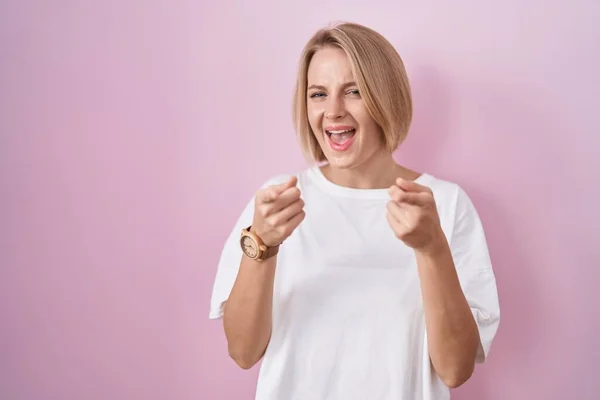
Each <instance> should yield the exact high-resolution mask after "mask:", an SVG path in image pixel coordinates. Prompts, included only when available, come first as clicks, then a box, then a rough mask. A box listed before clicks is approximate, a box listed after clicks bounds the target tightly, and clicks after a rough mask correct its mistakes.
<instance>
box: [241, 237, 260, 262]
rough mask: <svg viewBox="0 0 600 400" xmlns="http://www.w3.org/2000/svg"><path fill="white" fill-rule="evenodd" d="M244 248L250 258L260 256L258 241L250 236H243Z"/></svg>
mask: <svg viewBox="0 0 600 400" xmlns="http://www.w3.org/2000/svg"><path fill="white" fill-rule="evenodd" d="M241 242H242V250H243V251H244V253H246V255H247V256H248V257H250V258H256V257H257V256H258V246H257V245H256V242H255V241H254V240H253V239H252V238H251V237H250V236H244V237H242V240H241Z"/></svg>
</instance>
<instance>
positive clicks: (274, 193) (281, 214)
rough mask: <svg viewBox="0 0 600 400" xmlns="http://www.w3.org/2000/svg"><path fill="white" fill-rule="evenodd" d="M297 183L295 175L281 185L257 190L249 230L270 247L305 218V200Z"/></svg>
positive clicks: (292, 230)
mask: <svg viewBox="0 0 600 400" xmlns="http://www.w3.org/2000/svg"><path fill="white" fill-rule="evenodd" d="M297 183H298V178H297V177H295V176H292V177H291V178H289V179H288V180H287V181H286V182H284V183H282V184H280V185H272V186H269V187H266V188H264V189H262V190H259V191H258V192H257V193H256V197H255V201H254V221H253V222H252V227H251V229H250V230H251V231H252V232H254V233H256V234H257V235H258V236H259V237H260V238H261V240H262V241H263V243H264V244H265V245H266V246H268V247H271V246H276V245H278V244H281V243H282V242H283V241H284V240H285V239H287V238H288V237H289V236H290V235H291V234H292V232H294V229H296V227H298V225H300V222H302V220H303V219H304V216H305V214H304V201H303V200H302V199H301V198H300V189H298V187H297V186H296V185H297Z"/></svg>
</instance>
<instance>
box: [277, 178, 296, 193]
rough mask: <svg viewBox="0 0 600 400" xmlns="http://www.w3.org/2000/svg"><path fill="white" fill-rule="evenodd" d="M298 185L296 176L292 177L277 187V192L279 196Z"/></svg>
mask: <svg viewBox="0 0 600 400" xmlns="http://www.w3.org/2000/svg"><path fill="white" fill-rule="evenodd" d="M297 184H298V178H297V177H296V176H291V177H289V178H288V180H287V181H285V182H283V183H281V184H279V185H276V186H275V191H276V192H277V194H281V193H283V192H285V191H286V190H287V189H289V188H291V187H294V186H296V185H297Z"/></svg>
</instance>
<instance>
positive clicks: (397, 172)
mask: <svg viewBox="0 0 600 400" xmlns="http://www.w3.org/2000/svg"><path fill="white" fill-rule="evenodd" d="M321 171H322V172H323V175H324V176H325V177H326V178H327V179H328V180H330V181H331V182H333V183H335V184H336V185H340V186H344V187H349V188H354V189H387V188H389V187H390V186H392V185H393V184H394V183H395V182H396V178H399V177H400V178H404V179H408V180H414V179H417V178H418V177H419V175H420V174H419V173H417V172H415V171H412V170H410V169H408V168H405V167H402V166H401V165H398V164H397V163H396V161H395V160H394V158H393V157H392V155H391V154H389V155H387V154H386V155H385V156H379V157H373V159H371V160H369V161H367V162H363V163H362V164H360V165H357V166H355V167H350V168H339V167H335V166H331V165H329V164H326V165H324V166H322V167H321Z"/></svg>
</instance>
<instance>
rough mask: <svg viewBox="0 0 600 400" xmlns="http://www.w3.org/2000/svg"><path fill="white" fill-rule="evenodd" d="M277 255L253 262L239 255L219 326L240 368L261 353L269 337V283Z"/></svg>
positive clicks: (272, 277) (271, 297)
mask: <svg viewBox="0 0 600 400" xmlns="http://www.w3.org/2000/svg"><path fill="white" fill-rule="evenodd" d="M276 264H277V256H273V257H271V258H268V259H266V260H264V261H254V260H252V259H250V258H248V257H246V256H243V258H242V262H241V265H240V269H239V272H238V275H237V278H236V281H235V283H234V285H233V288H232V290H231V294H230V296H229V300H227V303H225V310H224V316H223V326H224V328H225V335H226V336H227V343H228V348H229V355H230V356H231V358H232V359H233V360H234V361H235V362H236V363H237V364H238V365H239V366H240V367H242V368H244V369H248V368H252V366H254V364H256V363H257V362H258V361H259V360H260V359H261V357H262V356H263V354H264V352H265V349H266V348H267V344H268V343H269V339H270V337H271V325H272V324H271V317H272V303H273V282H274V279H275V267H276Z"/></svg>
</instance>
